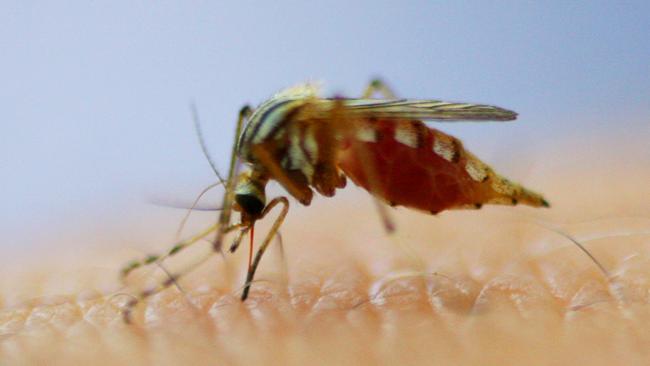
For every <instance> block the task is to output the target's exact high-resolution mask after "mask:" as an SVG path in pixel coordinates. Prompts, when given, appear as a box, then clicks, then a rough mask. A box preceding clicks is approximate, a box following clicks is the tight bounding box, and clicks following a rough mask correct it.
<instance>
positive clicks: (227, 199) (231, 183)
mask: <svg viewBox="0 0 650 366" xmlns="http://www.w3.org/2000/svg"><path fill="white" fill-rule="evenodd" d="M252 113H253V109H252V108H251V107H250V106H248V105H245V106H243V107H242V108H241V109H240V110H239V116H238V117H237V126H236V128H235V137H234V140H233V143H232V151H231V152H230V165H229V168H228V180H227V181H226V187H225V191H224V194H223V200H222V201H221V202H222V203H221V205H222V207H223V210H222V211H221V214H220V215H219V222H218V224H219V225H220V226H222V227H227V226H228V225H229V224H230V216H231V215H232V203H233V200H234V198H235V193H234V191H235V184H236V183H237V182H235V177H236V175H237V160H238V159H237V142H238V141H239V136H240V135H241V132H242V129H243V127H244V122H245V121H246V120H248V118H249V117H250V115H251V114H252ZM224 234H225V233H224V232H222V231H219V232H217V236H216V237H215V238H214V241H213V242H212V246H213V248H214V249H215V250H221V243H222V241H223V235H224Z"/></svg>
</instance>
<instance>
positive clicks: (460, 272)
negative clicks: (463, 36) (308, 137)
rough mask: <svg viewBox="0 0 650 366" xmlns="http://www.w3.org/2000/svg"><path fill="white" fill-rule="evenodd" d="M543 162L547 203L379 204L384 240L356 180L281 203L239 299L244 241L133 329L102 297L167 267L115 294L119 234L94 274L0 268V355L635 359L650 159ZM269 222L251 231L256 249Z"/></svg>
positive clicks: (68, 268) (98, 360) (539, 180)
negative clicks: (388, 221) (308, 200)
mask: <svg viewBox="0 0 650 366" xmlns="http://www.w3.org/2000/svg"><path fill="white" fill-rule="evenodd" d="M549 159H550V161H558V160H557V159H556V160H553V159H555V158H553V157H552V156H551V157H550V158H549ZM605 165H606V166H605ZM552 166H553V165H552V164H551V163H545V164H544V165H542V166H540V167H538V169H537V170H536V174H535V175H534V176H529V177H526V180H527V182H528V183H530V185H532V186H534V187H539V188H540V190H541V191H543V192H544V193H545V195H546V196H547V197H548V198H549V199H550V201H551V204H552V208H551V209H545V210H542V209H538V210H536V209H532V208H527V207H516V208H510V207H488V206H486V207H484V208H482V209H481V210H479V211H449V212H445V213H442V214H440V215H438V216H435V217H434V216H430V215H426V214H422V213H418V212H412V211H408V210H404V209H400V210H396V211H394V210H390V212H391V215H392V216H393V217H394V219H395V221H396V224H397V232H396V233H395V234H394V235H392V236H390V237H388V236H386V234H385V233H384V232H383V228H382V225H381V222H380V220H379V219H378V218H377V215H376V212H375V211H374V207H373V203H372V201H371V200H370V199H369V198H368V197H367V195H366V194H364V193H363V192H362V191H360V190H358V189H354V188H353V189H350V190H349V192H348V191H346V192H344V193H342V194H339V195H337V197H335V198H333V199H322V200H316V201H315V202H314V204H313V205H312V206H311V207H307V208H303V207H299V205H297V204H296V203H295V202H292V207H291V211H290V213H289V216H288V217H287V221H286V224H285V225H284V226H283V227H282V235H283V255H281V252H280V250H279V247H278V246H277V245H272V246H271V247H270V249H269V251H268V252H267V256H266V257H265V258H264V259H263V261H262V264H261V266H260V270H259V273H258V276H257V281H256V282H255V283H254V285H253V287H252V289H251V294H250V297H249V299H248V300H247V302H245V303H241V302H240V301H239V295H240V291H241V287H242V284H243V279H244V275H245V271H246V262H247V256H248V253H247V248H246V245H242V247H241V248H240V249H239V251H238V252H237V253H235V254H226V255H225V258H224V257H221V256H219V255H214V256H213V257H212V258H211V259H210V260H209V261H208V262H206V263H204V264H203V265H202V266H201V267H200V268H198V269H197V270H195V271H194V272H192V273H191V274H189V275H188V276H187V277H184V278H182V279H181V280H179V287H171V288H170V289H168V290H166V291H164V292H162V293H160V294H158V295H155V296H153V297H151V298H149V299H148V300H147V301H146V303H144V304H140V305H138V306H137V307H136V308H135V310H134V314H133V317H134V324H130V325H127V324H125V323H124V322H123V321H122V318H121V314H120V310H119V307H120V305H122V304H124V303H125V302H126V301H128V300H129V296H127V295H115V294H126V293H129V292H131V293H132V292H133V291H135V290H137V289H138V288H140V287H138V286H142V284H143V283H145V282H147V281H154V282H155V281H157V280H160V279H163V280H164V279H165V274H164V272H162V271H161V270H160V269H156V268H149V269H145V270H142V271H141V272H139V273H138V274H136V276H134V278H132V279H129V284H130V286H129V287H127V288H122V287H120V286H119V285H117V284H116V283H117V281H116V278H117V269H118V268H119V266H120V265H121V264H122V263H123V262H125V261H126V260H128V259H130V258H131V257H132V256H133V252H132V251H130V252H128V253H127V252H124V251H120V248H117V247H118V246H119V243H120V241H121V240H124V239H123V238H124V237H125V234H124V233H119V232H118V234H115V237H114V238H108V237H102V238H101V239H98V240H101V241H102V242H107V243H111V240H113V242H112V243H113V244H112V246H111V245H105V246H100V247H94V249H92V251H94V253H95V255H94V256H93V257H92V258H102V261H101V267H102V268H101V269H97V268H90V269H87V270H85V272H81V271H80V270H75V268H80V267H86V268H87V267H88V266H87V265H81V264H80V263H86V264H87V263H93V262H92V261H93V259H92V258H90V255H87V254H84V253H87V252H81V254H79V257H83V258H75V259H74V260H70V261H67V262H66V261H65V260H61V261H59V260H57V259H56V256H55V255H52V257H51V258H47V259H43V261H42V262H41V263H40V264H39V265H38V266H33V267H27V268H26V269H25V268H23V270H22V271H20V273H21V274H18V272H12V273H7V274H5V275H3V277H2V279H1V280H2V282H0V364H3V363H7V364H42V363H48V364H80V363H92V364H93V365H100V364H134V365H139V364H156V365H159V364H162V365H165V364H170V365H172V364H181V363H184V364H206V363H210V364H229V365H230V364H234V365H251V364H282V365H287V364H288V365H306V364H309V365H311V364H323V365H325V364H386V365H393V364H414V363H415V364H432V363H434V364H459V363H462V364H566V363H569V362H571V363H573V364H579V363H584V364H589V365H605V364H646V363H647V362H648V361H650V351H648V350H649V349H650V347H648V346H649V345H650V335H649V333H648V332H647V326H646V324H648V321H650V307H649V306H648V304H649V303H650V295H649V294H650V283H649V282H648V279H649V278H650V246H649V245H648V243H649V241H648V240H650V212H649V211H648V208H647V207H648V200H647V197H650V187H648V185H647V182H648V181H650V169H648V168H647V167H648V165H647V164H646V165H642V164H639V163H638V162H636V163H634V164H620V165H618V166H614V165H613V164H603V169H602V170H601V169H599V168H598V167H597V166H596V167H589V168H584V169H564V170H560V169H553V168H552ZM641 166H645V167H646V168H645V169H639V167H641ZM605 168H606V169H605ZM621 177H625V179H621ZM279 192H280V191H279V190H275V192H271V193H279ZM180 215H181V216H182V213H181V214H180ZM271 216H273V217H275V216H274V214H272V215H271ZM195 220H196V221H195V225H196V226H195V228H197V229H198V228H199V227H201V225H208V224H209V223H210V222H211V221H210V220H213V217H212V216H210V217H208V216H197V218H196V219H195ZM176 222H178V221H176ZM270 222H272V218H270V219H268V220H266V221H265V222H260V223H259V225H258V226H256V235H257V239H256V242H257V243H258V244H259V241H261V239H262V235H263V234H264V233H265V232H266V230H268V227H269V225H270ZM165 224H170V223H169V222H167V223H165ZM147 225H148V226H149V227H150V228H152V230H155V228H156V225H155V224H153V223H148V224H147ZM172 225H173V223H172ZM193 228H194V227H193ZM193 228H188V231H186V235H189V234H191V232H192V230H193ZM554 230H557V231H560V232H563V233H566V234H568V235H570V236H571V238H574V239H575V240H577V241H579V242H580V243H581V244H582V245H584V247H585V248H586V249H587V250H589V252H590V253H591V254H592V255H593V256H594V257H595V258H597V259H598V261H599V262H600V263H601V264H602V265H603V267H604V268H605V269H606V271H607V273H608V275H609V277H607V276H606V275H605V274H604V273H603V272H602V271H601V270H600V269H599V268H598V266H597V265H595V264H594V262H593V261H592V260H591V259H590V258H589V257H588V256H586V255H585V254H584V253H583V252H582V251H580V249H579V248H577V247H576V246H575V245H574V244H573V243H572V242H571V240H569V239H568V238H567V237H565V236H563V235H562V234H560V233H558V232H557V231H554ZM169 232H171V233H173V229H170V230H169ZM163 237H165V236H164V235H162V234H155V233H152V235H151V238H150V239H149V240H151V247H152V248H156V250H158V251H161V250H162V249H165V248H166V246H165V245H162V244H160V243H161V242H164V239H163ZM167 237H169V236H167ZM169 242H170V241H169V240H168V239H167V243H169ZM244 243H246V242H244ZM57 244H59V245H60V247H61V248H65V249H71V248H72V249H73V250H74V248H76V247H81V246H82V243H78V242H77V243H75V242H72V243H70V242H68V243H57ZM204 244H205V245H203V246H202V247H197V248H192V250H189V251H188V253H185V254H183V255H182V256H180V258H178V259H174V261H170V263H169V264H165V266H166V267H165V268H166V269H173V268H175V266H182V265H183V263H187V262H191V261H192V260H193V258H196V257H200V256H201V253H204V251H205V250H207V247H208V244H207V243H204ZM51 245H54V244H51ZM61 250H63V249H61ZM89 251H90V250H89ZM98 263H99V262H98ZM181 290H182V291H181Z"/></svg>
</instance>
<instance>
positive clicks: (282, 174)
mask: <svg viewBox="0 0 650 366" xmlns="http://www.w3.org/2000/svg"><path fill="white" fill-rule="evenodd" d="M252 151H253V153H254V154H255V157H257V159H258V160H259V161H260V163H262V165H264V167H265V168H266V169H267V170H268V171H269V173H271V176H272V177H273V179H275V180H276V181H278V183H280V184H281V185H282V186H283V187H284V188H285V189H286V190H287V192H289V194H291V195H292V196H293V197H295V198H296V199H297V200H298V201H300V203H302V204H303V205H305V206H306V205H309V204H310V203H311V199H312V197H313V195H314V193H313V192H312V190H311V188H309V186H308V185H307V184H306V183H305V184H300V183H299V182H298V181H297V180H296V179H291V177H290V176H289V175H288V174H287V173H286V171H285V170H284V169H283V168H282V167H281V166H280V164H279V163H278V162H277V161H276V160H275V159H274V158H273V156H272V155H271V153H270V152H269V151H268V149H267V148H265V147H264V146H263V145H262V144H258V145H254V146H253V147H252ZM269 205H270V203H269ZM267 207H268V206H267Z"/></svg>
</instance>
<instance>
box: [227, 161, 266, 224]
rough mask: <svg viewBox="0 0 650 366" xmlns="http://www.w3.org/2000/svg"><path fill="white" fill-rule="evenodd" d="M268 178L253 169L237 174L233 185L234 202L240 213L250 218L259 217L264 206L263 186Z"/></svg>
mask: <svg viewBox="0 0 650 366" xmlns="http://www.w3.org/2000/svg"><path fill="white" fill-rule="evenodd" d="M267 182H268V178H266V177H264V176H263V175H261V174H256V172H255V171H252V172H246V173H243V174H242V175H240V176H239V179H238V180H237V184H236V185H235V202H236V203H237V205H238V206H239V209H240V210H241V211H242V213H245V214H246V215H248V216H249V217H251V218H256V217H259V216H260V215H261V213H262V211H263V210H264V207H265V206H266V194H265V193H264V188H265V187H266V183H267Z"/></svg>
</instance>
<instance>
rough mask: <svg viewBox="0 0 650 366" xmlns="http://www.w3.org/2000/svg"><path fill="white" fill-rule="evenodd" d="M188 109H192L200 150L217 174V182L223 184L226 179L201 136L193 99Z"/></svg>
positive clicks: (201, 132) (201, 131) (199, 122)
mask: <svg viewBox="0 0 650 366" xmlns="http://www.w3.org/2000/svg"><path fill="white" fill-rule="evenodd" d="M190 109H191V110H192V121H193V122H194V130H195V131H196V137H197V138H198V139H199V144H200V145H201V151H203V155H204V156H205V158H206V159H207V160H208V163H209V164H210V167H211V168H212V171H213V172H214V174H216V175H217V178H219V182H220V183H221V184H223V185H225V184H226V180H225V179H223V176H222V175H221V173H219V169H217V165H216V164H215V163H214V161H213V160H212V157H211V156H210V153H209V152H208V148H207V145H206V144H205V139H204V138H203V130H201V121H200V120H199V112H198V111H197V110H196V105H195V104H194V101H192V102H190Z"/></svg>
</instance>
